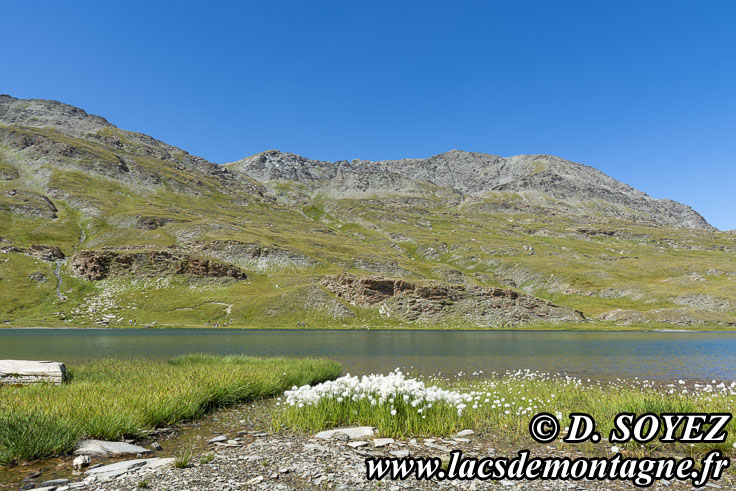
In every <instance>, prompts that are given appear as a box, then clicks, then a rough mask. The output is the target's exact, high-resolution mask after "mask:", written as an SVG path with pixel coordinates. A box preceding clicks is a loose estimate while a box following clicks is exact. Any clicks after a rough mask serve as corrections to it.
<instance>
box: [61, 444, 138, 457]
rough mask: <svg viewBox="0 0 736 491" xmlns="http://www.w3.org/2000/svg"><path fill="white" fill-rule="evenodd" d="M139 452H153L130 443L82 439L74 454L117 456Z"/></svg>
mask: <svg viewBox="0 0 736 491" xmlns="http://www.w3.org/2000/svg"><path fill="white" fill-rule="evenodd" d="M139 453H140V454H145V453H151V451H150V450H148V449H147V448H143V447H139V446H138V445H133V444H130V443H125V442H106V441H104V440H82V441H81V442H79V445H77V449H76V450H75V451H74V455H92V456H94V457H116V456H119V455H136V454H139Z"/></svg>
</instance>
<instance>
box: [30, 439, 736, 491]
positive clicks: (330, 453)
mask: <svg viewBox="0 0 736 491" xmlns="http://www.w3.org/2000/svg"><path fill="white" fill-rule="evenodd" d="M351 436H352V437H353V438H351ZM320 437H321V438H320ZM207 445H208V447H209V448H208V450H206V451H204V452H201V453H193V454H192V455H191V456H189V457H188V458H187V460H188V462H184V461H182V459H181V457H180V458H178V459H175V458H162V457H156V456H151V457H149V458H140V457H142V456H139V458H136V459H132V460H125V461H120V462H117V463H114V464H108V465H104V466H99V465H98V466H92V467H90V468H88V469H87V470H86V471H84V473H83V474H82V473H81V472H80V473H78V476H77V477H78V480H75V479H74V478H73V479H71V480H65V479H61V480H58V479H57V480H53V481H46V482H39V483H38V486H40V488H36V489H45V490H48V491H51V490H55V491H66V490H71V489H75V490H120V489H162V490H163V489H191V490H210V489H222V490H235V489H255V490H291V489H335V490H352V489H379V488H380V489H389V490H399V489H451V488H459V489H469V490H473V489H498V488H505V489H546V490H557V489H632V488H633V485H631V484H630V483H627V482H611V481H606V482H605V483H601V482H595V481H579V482H575V481H534V482H529V481H522V482H514V481H508V480H501V481H488V482H484V481H437V480H433V481H417V480H416V479H411V478H410V479H407V480H405V481H399V480H397V481H392V480H383V481H368V480H367V479H366V476H365V474H366V472H365V463H364V461H365V459H366V458H367V457H372V456H376V457H406V456H415V457H416V456H426V457H440V458H442V459H443V461H446V460H447V458H448V456H449V453H450V451H452V450H462V451H463V455H464V456H470V457H477V458H482V457H489V456H497V455H498V456H509V457H513V456H515V452H516V451H517V450H518V449H521V448H522V446H523V447H524V448H528V449H529V450H530V451H531V452H532V455H536V456H559V457H563V456H567V457H570V458H573V459H574V458H576V457H580V456H582V453H581V452H579V451H576V448H575V447H572V446H569V447H561V446H560V445H557V446H551V445H542V444H531V445H529V444H524V445H521V444H519V445H518V446H517V447H516V448H512V447H510V446H508V445H507V446H504V444H502V443H501V444H500V445H494V446H492V442H491V441H489V440H488V439H487V438H486V437H485V436H483V435H476V434H474V433H473V432H472V431H464V432H461V433H459V434H458V435H456V436H454V437H451V438H419V439H409V440H404V441H398V440H393V439H390V438H377V437H375V435H373V436H371V433H370V432H361V433H359V434H352V432H351V431H349V430H342V431H340V430H338V431H333V432H323V433H322V434H317V435H315V436H311V437H310V436H302V435H294V434H269V433H264V432H258V431H240V432H237V433H235V434H232V435H217V436H215V437H213V438H212V439H210V440H209V442H208V444H207ZM154 447H155V445H154ZM149 455H150V454H149ZM153 455H155V454H153ZM177 461H178V464H179V465H181V466H182V467H181V468H178V467H176V466H175V462H177ZM184 464H186V465H184ZM735 485H736V479H734V477H733V475H730V474H729V475H728V476H725V477H724V478H723V479H721V480H719V481H718V482H717V483H709V484H708V485H707V487H709V488H712V489H718V488H725V489H728V488H732V487H733V486H735ZM25 488H26V489H31V488H30V486H29V485H28V484H26V486H25ZM652 488H653V489H692V485H691V484H690V483H689V482H677V481H674V482H670V481H659V482H657V483H655V484H654V485H653V486H652Z"/></svg>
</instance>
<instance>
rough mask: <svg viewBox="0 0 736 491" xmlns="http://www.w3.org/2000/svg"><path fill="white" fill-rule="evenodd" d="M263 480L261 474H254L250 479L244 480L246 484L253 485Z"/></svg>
mask: <svg viewBox="0 0 736 491" xmlns="http://www.w3.org/2000/svg"><path fill="white" fill-rule="evenodd" d="M261 481H263V476H256V477H254V478H253V479H251V480H250V481H248V482H246V483H245V485H246V486H253V485H254V484H258V483H259V482H261Z"/></svg>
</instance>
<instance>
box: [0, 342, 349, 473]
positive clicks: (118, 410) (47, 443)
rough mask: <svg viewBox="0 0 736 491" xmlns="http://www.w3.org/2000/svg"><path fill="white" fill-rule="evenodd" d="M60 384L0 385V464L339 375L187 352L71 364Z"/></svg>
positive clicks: (277, 361)
mask: <svg viewBox="0 0 736 491" xmlns="http://www.w3.org/2000/svg"><path fill="white" fill-rule="evenodd" d="M69 373H70V382H69V383H65V384H63V385H59V386H56V385H47V384H41V385H31V386H24V387H9V386H0V464H8V463H13V462H21V461H27V460H32V459H39V458H44V457H49V456H52V455H57V454H65V453H68V452H70V451H71V450H72V449H73V448H74V446H75V445H76V443H77V442H78V441H79V440H80V439H82V438H86V437H89V438H100V439H108V440H117V439H120V438H123V437H139V436H143V435H145V434H146V432H147V430H150V429H152V428H155V427H160V426H167V425H171V424H175V423H177V422H180V421H185V420H192V419H196V418H198V417H200V416H202V415H204V414H205V413H207V412H208V411H211V410H213V409H216V408H220V407H225V406H229V405H232V404H236V403H239V402H244V401H250V400H254V399H259V398H263V397H269V396H274V395H276V394H279V393H281V392H283V391H284V390H285V389H287V388H290V387H292V386H294V385H302V384H314V383H318V382H322V381H325V380H328V379H333V378H335V377H337V376H338V375H339V373H340V366H339V365H338V364H337V363H334V362H331V361H327V360H312V359H286V358H271V359H261V358H252V357H245V356H225V357H217V356H208V355H187V356H182V357H178V358H174V359H172V360H170V361H168V362H165V361H150V360H146V361H143V360H115V359H110V360H99V361H94V362H90V363H86V364H81V365H78V366H70V367H69Z"/></svg>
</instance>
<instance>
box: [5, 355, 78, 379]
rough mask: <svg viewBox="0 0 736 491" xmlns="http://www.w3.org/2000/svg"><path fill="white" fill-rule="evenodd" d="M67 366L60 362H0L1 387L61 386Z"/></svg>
mask: <svg viewBox="0 0 736 491" xmlns="http://www.w3.org/2000/svg"><path fill="white" fill-rule="evenodd" d="M65 379H66V366H65V365H64V364H63V363H59V362H58V361H29V360H0V385H2V384H10V385H19V384H22V385H25V384H35V383H38V382H47V383H52V384H57V385H59V384H61V383H62V382H63V381H64V380H65Z"/></svg>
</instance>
